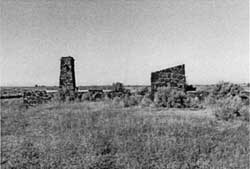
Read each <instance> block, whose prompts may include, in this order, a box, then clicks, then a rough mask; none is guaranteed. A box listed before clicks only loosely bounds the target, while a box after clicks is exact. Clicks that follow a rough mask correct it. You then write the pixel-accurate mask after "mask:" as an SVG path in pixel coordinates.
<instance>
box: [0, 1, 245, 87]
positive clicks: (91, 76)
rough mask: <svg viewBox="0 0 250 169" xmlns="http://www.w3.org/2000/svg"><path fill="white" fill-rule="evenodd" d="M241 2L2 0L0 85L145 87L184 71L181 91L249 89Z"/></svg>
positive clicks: (243, 13) (243, 9) (242, 3)
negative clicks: (63, 78)
mask: <svg viewBox="0 0 250 169" xmlns="http://www.w3.org/2000/svg"><path fill="white" fill-rule="evenodd" d="M248 3H249V2H248V0H53V1H52V0H2V1H1V18H0V20H1V34H0V35H1V36H0V38H1V43H0V46H1V48H0V59H1V85H15V86H17V85H21V86H24V85H26V86H27V85H35V84H39V85H58V84H59V66H60V57H62V56H69V55H70V56H73V57H74V58H75V60H76V63H75V64H76V70H75V71H76V80H77V85H105V84H111V83H112V82H115V81H121V82H123V83H124V84H131V85H132V84H146V85H147V84H150V73H151V72H152V71H156V70H159V69H164V68H167V67H170V66H175V65H177V64H182V63H184V64H186V76H187V80H188V83H189V84H211V83H216V82H218V81H221V80H224V81H231V82H235V83H239V82H249V13H248V11H249V4H248Z"/></svg>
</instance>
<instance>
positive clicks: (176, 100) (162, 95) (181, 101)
mask: <svg viewBox="0 0 250 169" xmlns="http://www.w3.org/2000/svg"><path fill="white" fill-rule="evenodd" d="M186 99H187V96H186V94H185V93H184V92H183V91H180V90H178V89H174V88H169V87H161V88H158V89H157V92H156V93H155V95H154V102H155V103H156V105H158V106H163V107H170V108H172V107H174V108H183V107H187V105H186V104H185V100H186Z"/></svg>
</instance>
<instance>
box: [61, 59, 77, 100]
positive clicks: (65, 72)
mask: <svg viewBox="0 0 250 169" xmlns="http://www.w3.org/2000/svg"><path fill="white" fill-rule="evenodd" d="M60 68H61V69H60V70H61V71H60V80H59V81H60V82H59V93H60V99H61V100H64V101H65V100H74V98H75V95H76V81H75V65H74V58H73V57H71V56H68V57H62V58H61V67H60Z"/></svg>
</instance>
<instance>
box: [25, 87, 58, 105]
mask: <svg viewBox="0 0 250 169" xmlns="http://www.w3.org/2000/svg"><path fill="white" fill-rule="evenodd" d="M52 97H53V96H52V95H51V94H48V93H47V92H46V91H44V90H35V91H25V92H24V93H23V103H24V104H25V105H26V106H34V105H37V104H43V103H47V102H48V101H50V100H51V99H52Z"/></svg>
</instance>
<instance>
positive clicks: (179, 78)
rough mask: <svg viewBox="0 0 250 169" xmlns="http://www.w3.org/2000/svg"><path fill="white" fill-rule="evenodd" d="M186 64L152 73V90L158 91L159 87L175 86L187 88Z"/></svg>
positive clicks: (182, 88)
mask: <svg viewBox="0 0 250 169" xmlns="http://www.w3.org/2000/svg"><path fill="white" fill-rule="evenodd" d="M185 86H186V77H185V65H184V64H183V65H178V66H174V67H171V68H167V69H163V70H160V71H156V72H152V73H151V90H152V92H153V93H154V92H156V91H157V88H158V87H174V88H178V89H181V90H183V91H184V90H185Z"/></svg>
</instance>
